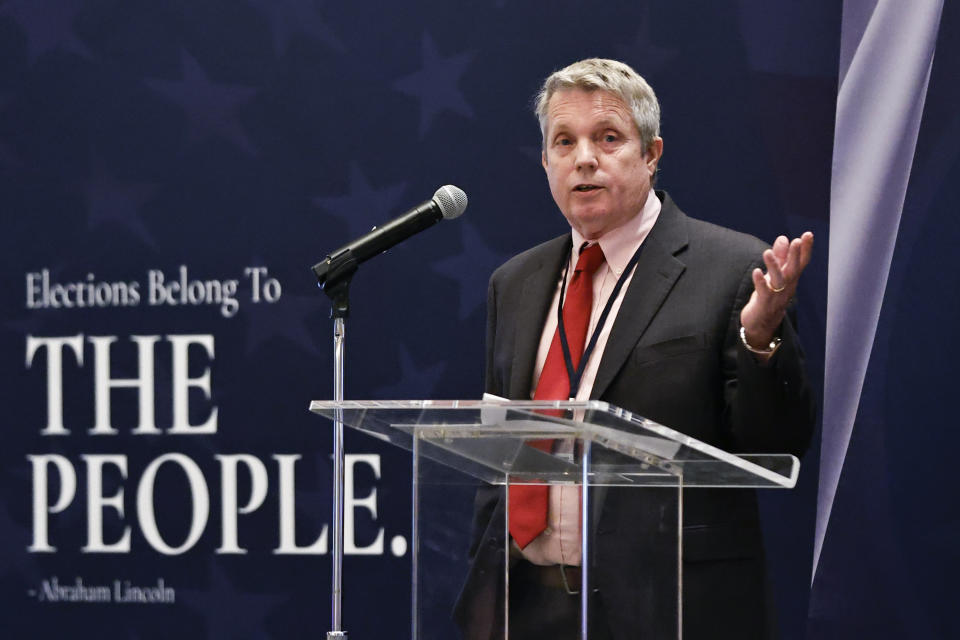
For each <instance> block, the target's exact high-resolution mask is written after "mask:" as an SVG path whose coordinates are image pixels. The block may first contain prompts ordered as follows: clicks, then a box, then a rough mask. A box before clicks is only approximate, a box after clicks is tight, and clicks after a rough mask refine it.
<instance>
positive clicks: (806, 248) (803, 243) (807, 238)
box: [800, 231, 813, 271]
mask: <svg viewBox="0 0 960 640" xmlns="http://www.w3.org/2000/svg"><path fill="white" fill-rule="evenodd" d="M812 256H813V234H812V233H811V232H809V231H807V232H805V233H804V234H803V235H802V236H800V270H801V271H803V270H804V269H806V268H807V265H808V264H810V258H811V257H812Z"/></svg>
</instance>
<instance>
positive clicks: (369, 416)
mask: <svg viewBox="0 0 960 640" xmlns="http://www.w3.org/2000/svg"><path fill="white" fill-rule="evenodd" d="M310 409H311V411H313V412H315V413H318V414H320V415H323V416H325V417H327V418H330V419H341V420H342V422H343V423H344V424H345V425H346V426H348V427H351V428H353V429H356V430H358V431H361V432H363V433H366V434H368V435H370V436H373V437H375V438H377V439H380V440H383V441H386V442H389V443H391V444H393V445H396V446H398V447H402V448H404V449H407V450H409V451H411V452H412V483H413V486H412V505H413V508H412V514H411V515H412V523H411V536H410V547H409V552H410V553H411V560H412V579H411V600H412V610H411V616H412V638H413V639H414V640H426V639H431V640H432V639H437V638H442V639H448V638H469V639H471V640H472V639H473V638H484V639H485V640H486V639H488V638H499V637H502V638H509V637H510V635H509V631H510V629H511V627H513V626H514V625H515V624H520V622H519V621H521V620H523V617H524V616H529V615H531V612H530V611H525V610H523V609H522V601H518V600H517V598H518V597H519V596H517V590H518V588H515V591H514V593H513V594H511V592H510V581H511V569H514V567H518V566H526V567H529V566H530V565H529V564H528V563H518V558H519V557H520V551H519V549H517V548H516V545H515V544H513V543H512V542H511V539H510V536H509V534H508V524H507V523H508V518H509V515H508V514H509V500H508V498H507V496H508V495H509V492H508V491H506V490H505V487H507V486H509V485H519V484H543V485H550V486H551V487H562V488H560V489H554V491H563V492H568V493H566V494H565V495H566V496H567V498H566V499H572V500H577V499H579V500H580V506H579V509H576V508H575V509H574V510H575V511H579V516H580V517H579V522H578V523H577V526H578V527H579V534H580V536H579V537H580V549H579V551H580V557H581V558H582V562H580V563H579V565H580V566H579V568H574V569H566V570H563V569H561V568H560V567H552V568H549V569H545V570H542V571H539V572H538V574H537V575H538V576H541V578H546V579H547V580H549V581H550V582H554V583H555V584H554V585H553V586H555V587H556V586H562V588H564V589H566V590H567V591H568V593H570V594H571V595H570V597H571V598H576V599H577V602H578V606H579V610H580V614H579V618H578V620H577V622H576V624H577V626H578V627H579V629H577V630H576V631H577V632H578V635H576V636H574V637H580V638H589V630H590V621H591V618H592V616H593V614H594V611H595V610H596V608H597V607H598V606H599V605H598V604H597V598H596V597H591V594H596V593H599V591H600V586H601V584H602V582H603V580H604V576H603V575H602V574H601V571H600V570H599V569H594V567H599V566H601V564H600V563H601V562H603V565H604V566H607V567H609V566H610V564H611V562H613V563H614V564H616V558H615V557H613V558H612V559H611V556H610V554H611V553H612V550H611V549H608V548H606V547H605V542H604V540H605V536H603V535H602V533H603V527H604V526H606V525H605V524H604V523H603V522H601V521H600V520H601V519H600V514H601V511H602V505H603V502H604V500H605V499H606V498H607V497H608V496H609V495H610V493H609V492H611V491H630V492H638V493H636V494H635V495H636V501H638V503H639V504H642V505H643V507H642V509H641V511H643V509H645V510H646V512H650V513H653V514H655V516H654V517H652V518H638V519H637V521H635V522H630V523H628V526H630V527H632V529H631V531H634V530H635V531H636V536H637V539H638V540H639V541H642V542H639V544H642V545H643V548H644V549H645V551H646V552H647V555H646V556H645V557H647V558H649V561H647V562H644V563H643V564H644V566H640V567H628V566H622V567H618V570H619V577H618V581H619V583H618V584H620V586H619V588H618V597H620V598H623V597H627V598H631V599H633V600H635V603H636V606H637V607H640V608H643V607H649V609H650V611H651V615H649V616H645V617H644V619H645V620H647V619H649V624H650V629H648V630H646V634H644V633H638V637H641V636H642V637H657V638H680V637H682V629H681V626H682V625H681V620H682V616H681V613H682V610H683V609H682V607H683V602H682V597H681V586H682V550H683V545H682V532H683V527H682V515H683V510H682V500H683V493H682V491H681V490H682V489H684V488H693V487H713V488H792V487H793V486H794V484H795V483H796V479H797V474H798V472H799V467H800V465H799V462H798V461H797V459H796V458H795V457H793V456H791V455H783V454H771V455H744V456H737V455H733V454H730V453H727V452H725V451H722V450H720V449H717V448H716V447H712V446H710V445H707V444H704V443H702V442H699V441H697V440H694V439H693V438H690V437H689V436H686V435H684V434H682V433H680V432H677V431H674V430H672V429H669V428H667V427H665V426H663V425H660V424H657V423H655V422H653V421H651V420H648V419H645V418H643V417H640V416H637V415H634V414H632V413H630V412H629V411H625V410H623V409H620V408H618V407H614V406H612V405H609V404H607V403H605V402H598V401H590V402H573V401H571V402H566V401H564V402H561V401H548V402H542V401H537V402H535V401H502V400H482V401H479V400H446V401H441V400H417V401H406V400H396V401H342V402H337V401H314V402H312V403H311V405H310ZM584 488H585V490H584ZM569 492H573V493H569ZM629 499H630V500H634V494H630V495H629ZM641 520H647V521H641ZM569 528H570V527H569V525H568V526H567V529H569ZM552 533H553V534H554V535H556V532H552ZM550 534H551V532H550V531H548V535H550ZM561 549H562V541H561ZM564 557H567V554H566V553H565V554H564ZM554 570H555V571H556V573H555V574H554V573H553V571H554ZM514 571H519V569H514ZM624 581H626V582H625V584H624ZM514 582H515V585H516V584H519V576H517V575H515V578H514ZM578 582H579V584H578ZM511 603H512V608H511ZM630 604H631V601H630V600H628V602H627V605H628V606H630ZM533 615H535V612H533ZM642 631H643V630H638V632H642Z"/></svg>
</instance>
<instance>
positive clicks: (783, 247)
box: [773, 236, 790, 266]
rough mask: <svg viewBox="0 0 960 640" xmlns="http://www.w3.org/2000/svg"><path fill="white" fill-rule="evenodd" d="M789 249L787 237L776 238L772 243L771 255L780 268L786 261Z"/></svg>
mask: <svg viewBox="0 0 960 640" xmlns="http://www.w3.org/2000/svg"><path fill="white" fill-rule="evenodd" d="M789 247H790V241H789V240H788V239H787V236H777V239H776V240H774V241H773V255H774V256H776V258H777V261H778V262H779V263H780V265H781V266H782V265H783V264H784V263H785V262H786V261H787V252H788V249H789Z"/></svg>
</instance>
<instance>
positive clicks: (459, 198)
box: [433, 184, 467, 220]
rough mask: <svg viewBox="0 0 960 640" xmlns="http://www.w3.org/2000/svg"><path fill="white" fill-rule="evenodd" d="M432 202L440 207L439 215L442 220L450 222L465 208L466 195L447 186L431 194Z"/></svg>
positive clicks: (456, 188) (451, 186) (457, 189)
mask: <svg viewBox="0 0 960 640" xmlns="http://www.w3.org/2000/svg"><path fill="white" fill-rule="evenodd" d="M433 201H434V202H436V203H437V206H438V207H440V213H441V214H442V215H443V217H444V219H446V220H452V219H453V218H456V217H457V216H459V215H460V214H461V213H463V211H464V210H465V209H466V208H467V194H465V193H464V192H463V189H461V188H459V187H455V186H453V185H452V184H447V185H444V186H442V187H440V188H439V189H437V192H436V193H435V194H433Z"/></svg>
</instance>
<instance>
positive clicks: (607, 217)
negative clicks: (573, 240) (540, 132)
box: [543, 89, 663, 240]
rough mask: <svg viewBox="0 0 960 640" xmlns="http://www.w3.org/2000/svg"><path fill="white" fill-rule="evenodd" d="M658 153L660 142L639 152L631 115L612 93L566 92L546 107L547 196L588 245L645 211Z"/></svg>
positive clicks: (558, 93)
mask: <svg viewBox="0 0 960 640" xmlns="http://www.w3.org/2000/svg"><path fill="white" fill-rule="evenodd" d="M662 150H663V141H662V140H661V139H660V138H657V139H655V140H654V143H653V144H652V145H651V146H650V149H647V150H645V149H644V148H643V145H642V143H641V142H640V132H639V131H638V130H637V126H636V124H634V121H633V117H632V116H631V114H630V109H629V108H628V107H627V105H626V104H624V103H623V101H622V100H620V98H618V97H617V96H615V95H613V94H611V93H607V92H606V91H584V90H582V89H566V90H563V91H558V92H557V93H555V94H553V96H551V98H550V102H549V103H548V104H547V130H546V137H545V139H544V151H543V168H544V170H545V171H546V172H547V181H548V182H549V183H550V192H551V193H552V194H553V199H554V201H556V203H557V206H558V207H560V211H561V212H563V216H564V217H565V218H566V219H567V222H569V223H570V226H571V227H573V228H575V229H576V230H577V231H579V232H580V233H581V234H582V235H583V236H584V237H585V238H586V239H588V240H596V239H597V238H599V237H600V236H602V235H603V234H604V233H606V232H608V231H610V230H611V229H616V228H617V227H619V226H621V225H623V224H624V223H625V222H627V221H628V220H630V219H631V218H633V217H634V216H635V215H637V214H638V213H639V212H640V210H641V209H643V205H644V203H645V202H646V200H647V194H648V193H649V192H650V179H651V177H652V176H653V173H654V171H655V170H656V167H657V162H658V161H659V159H660V154H661V152H662ZM645 152H646V153H645Z"/></svg>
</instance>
